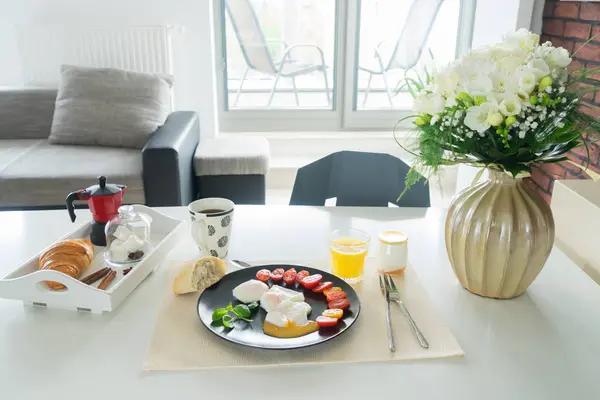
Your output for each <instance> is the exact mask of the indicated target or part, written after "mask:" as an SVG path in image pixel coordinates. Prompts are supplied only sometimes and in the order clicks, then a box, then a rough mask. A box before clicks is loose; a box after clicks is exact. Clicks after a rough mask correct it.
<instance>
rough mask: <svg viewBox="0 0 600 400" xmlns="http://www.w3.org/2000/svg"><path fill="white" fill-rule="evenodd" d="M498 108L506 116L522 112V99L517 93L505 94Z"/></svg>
mask: <svg viewBox="0 0 600 400" xmlns="http://www.w3.org/2000/svg"><path fill="white" fill-rule="evenodd" d="M498 109H499V110H500V112H501V113H502V115H504V116H505V117H508V116H511V115H517V114H520V113H521V99H519V97H518V96H516V95H510V96H505V97H504V100H502V102H501V103H500V104H499V105H498Z"/></svg>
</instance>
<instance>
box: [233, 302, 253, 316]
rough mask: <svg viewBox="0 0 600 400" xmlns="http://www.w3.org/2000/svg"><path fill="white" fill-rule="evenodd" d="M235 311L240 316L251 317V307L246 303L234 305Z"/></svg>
mask: <svg viewBox="0 0 600 400" xmlns="http://www.w3.org/2000/svg"><path fill="white" fill-rule="evenodd" d="M233 312H234V313H235V315H237V316H238V317H240V318H250V315H251V314H252V313H251V312H250V308H249V307H248V306H247V305H245V304H238V305H237V306H235V307H233Z"/></svg>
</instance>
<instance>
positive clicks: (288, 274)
mask: <svg viewBox="0 0 600 400" xmlns="http://www.w3.org/2000/svg"><path fill="white" fill-rule="evenodd" d="M296 275H298V274H297V273H296V270H295V269H294V268H292V269H288V270H287V271H285V273H284V274H283V281H284V282H285V283H287V284H288V285H291V284H293V283H294V282H296Z"/></svg>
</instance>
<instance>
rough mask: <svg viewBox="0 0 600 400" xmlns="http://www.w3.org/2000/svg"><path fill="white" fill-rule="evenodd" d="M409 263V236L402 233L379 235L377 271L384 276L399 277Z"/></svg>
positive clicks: (394, 232)
mask: <svg viewBox="0 0 600 400" xmlns="http://www.w3.org/2000/svg"><path fill="white" fill-rule="evenodd" d="M407 263H408V236H407V235H406V233H404V232H400V231H382V232H380V233H379V249H378V250H377V270H378V271H379V272H383V273H384V274H390V275H399V274H401V273H403V272H404V270H405V269H406V264H407Z"/></svg>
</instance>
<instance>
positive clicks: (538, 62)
mask: <svg viewBox="0 0 600 400" xmlns="http://www.w3.org/2000/svg"><path fill="white" fill-rule="evenodd" d="M527 69H528V70H529V71H530V72H531V73H533V74H534V75H535V79H537V80H538V81H539V80H540V79H542V78H543V77H545V76H548V75H550V67H549V66H548V64H546V62H545V61H544V60H542V59H540V58H534V59H533V60H531V61H529V63H527Z"/></svg>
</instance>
